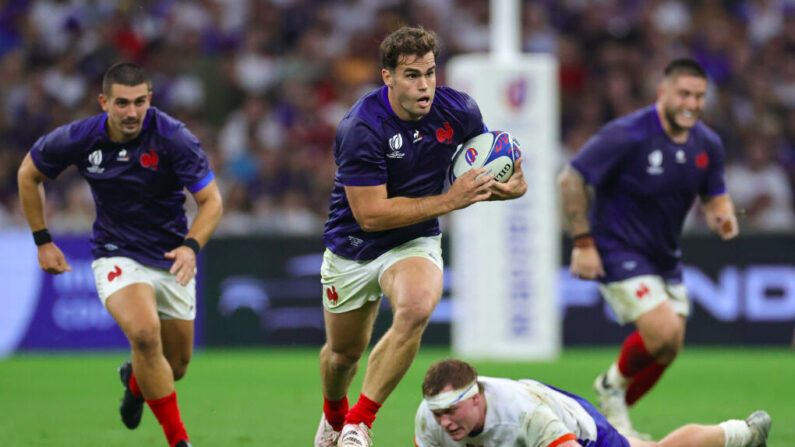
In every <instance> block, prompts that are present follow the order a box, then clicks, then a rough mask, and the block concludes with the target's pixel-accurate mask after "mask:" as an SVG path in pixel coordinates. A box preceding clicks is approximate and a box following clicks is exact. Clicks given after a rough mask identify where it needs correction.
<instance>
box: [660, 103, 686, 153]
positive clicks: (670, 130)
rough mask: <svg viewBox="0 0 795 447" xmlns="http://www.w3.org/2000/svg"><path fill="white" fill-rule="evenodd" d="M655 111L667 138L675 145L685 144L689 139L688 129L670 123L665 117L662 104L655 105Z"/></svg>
mask: <svg viewBox="0 0 795 447" xmlns="http://www.w3.org/2000/svg"><path fill="white" fill-rule="evenodd" d="M655 109H656V111H657V118H658V119H659V120H660V125H662V128H663V131H664V132H665V134H666V135H668V138H669V139H670V140H671V141H673V142H674V143H676V144H683V143H687V139H688V138H689V137H690V129H687V128H684V127H679V126H678V125H676V123H672V122H670V121H669V120H668V117H667V116H665V112H664V111H663V106H662V104H660V103H659V102H658V103H657V104H656V105H655Z"/></svg>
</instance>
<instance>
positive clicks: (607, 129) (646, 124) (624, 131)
mask: <svg viewBox="0 0 795 447" xmlns="http://www.w3.org/2000/svg"><path fill="white" fill-rule="evenodd" d="M658 127H659V128H660V129H662V127H660V126H658V118H657V110H656V109H655V106H654V105H650V106H647V107H643V108H642V109H638V110H636V111H634V112H631V113H629V114H626V115H623V116H620V117H618V118H615V119H613V120H612V121H610V122H608V123H607V124H605V125H604V127H603V128H602V132H603V133H610V134H612V135H613V136H614V137H616V138H617V139H620V140H624V141H627V142H640V141H643V140H646V139H647V138H648V137H649V136H650V135H651V134H652V133H653V132H654V131H655V130H656V129H657V128H658Z"/></svg>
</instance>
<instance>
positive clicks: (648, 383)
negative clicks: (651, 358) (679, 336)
mask: <svg viewBox="0 0 795 447" xmlns="http://www.w3.org/2000/svg"><path fill="white" fill-rule="evenodd" d="M665 368H668V365H663V364H661V363H657V362H652V363H650V364H649V365H648V366H647V367H645V368H643V370H641V371H640V372H639V373H637V374H635V377H633V378H632V382H630V384H629V388H627V394H626V396H625V398H624V401H625V402H626V403H627V405H634V404H635V402H637V401H638V399H640V398H641V397H643V395H644V394H646V393H647V392H648V391H649V390H650V389H651V388H652V387H653V386H654V384H655V383H657V381H658V380H660V377H662V375H663V372H665Z"/></svg>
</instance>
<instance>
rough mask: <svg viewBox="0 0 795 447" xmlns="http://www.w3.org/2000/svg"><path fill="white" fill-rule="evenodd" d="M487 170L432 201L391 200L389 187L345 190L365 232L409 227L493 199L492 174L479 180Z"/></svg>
mask: <svg viewBox="0 0 795 447" xmlns="http://www.w3.org/2000/svg"><path fill="white" fill-rule="evenodd" d="M484 172H486V170H485V169H484V168H480V169H473V170H471V171H469V172H467V173H465V174H464V175H462V176H461V177H459V178H457V179H456V180H455V182H453V184H452V185H451V186H450V189H449V190H448V191H447V192H446V193H444V194H439V195H436V196H429V197H391V198H390V197H387V190H386V185H378V186H345V194H346V195H347V197H348V203H350V205H351V210H352V211H353V217H354V218H355V219H356V222H358V223H359V226H360V227H362V230H364V231H383V230H389V229H392V228H399V227H405V226H407V225H412V224H415V223H418V222H422V221H425V220H428V219H433V218H434V217H438V216H441V215H443V214H447V213H449V212H451V211H453V210H457V209H461V208H466V207H468V206H469V205H472V204H473V203H475V202H480V201H483V200H486V199H488V198H489V197H490V196H491V190H490V187H491V186H492V185H493V184H494V182H495V181H494V176H493V175H491V174H488V175H484V176H482V177H480V178H478V175H480V174H483V173H484Z"/></svg>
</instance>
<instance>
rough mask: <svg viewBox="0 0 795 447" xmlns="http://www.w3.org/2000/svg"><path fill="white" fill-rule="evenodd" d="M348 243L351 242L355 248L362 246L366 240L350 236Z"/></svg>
mask: <svg viewBox="0 0 795 447" xmlns="http://www.w3.org/2000/svg"><path fill="white" fill-rule="evenodd" d="M348 242H350V244H351V245H353V246H354V247H358V246H360V245H362V242H364V239H360V238H358V237H356V236H348Z"/></svg>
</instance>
